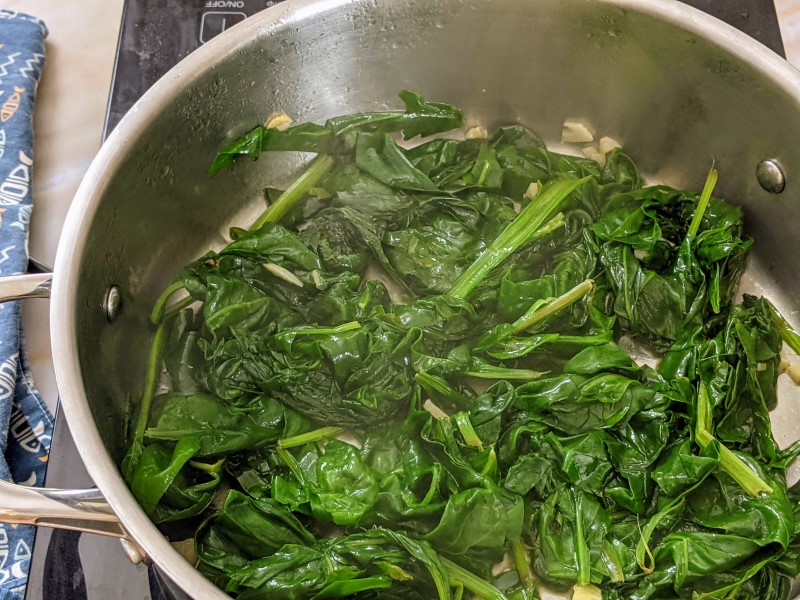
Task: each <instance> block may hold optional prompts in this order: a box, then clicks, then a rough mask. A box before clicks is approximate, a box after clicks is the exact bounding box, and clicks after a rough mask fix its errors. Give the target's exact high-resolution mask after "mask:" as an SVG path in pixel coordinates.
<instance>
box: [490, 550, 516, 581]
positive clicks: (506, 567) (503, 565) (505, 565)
mask: <svg viewBox="0 0 800 600" xmlns="http://www.w3.org/2000/svg"><path fill="white" fill-rule="evenodd" d="M515 568H516V567H515V565H514V557H513V556H512V555H511V553H510V552H506V553H505V554H504V555H503V560H501V561H500V562H499V563H497V564H496V565H495V566H493V567H492V577H498V576H500V575H502V574H503V573H508V572H509V571H511V570H513V569H515Z"/></svg>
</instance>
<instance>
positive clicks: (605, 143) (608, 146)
mask: <svg viewBox="0 0 800 600" xmlns="http://www.w3.org/2000/svg"><path fill="white" fill-rule="evenodd" d="M616 148H622V144H620V143H619V142H618V141H617V140H615V139H614V138H610V137H608V136H604V137H601V138H600V141H599V142H597V149H598V150H599V151H600V152H602V153H603V154H608V153H610V152H611V151H612V150H614V149H616Z"/></svg>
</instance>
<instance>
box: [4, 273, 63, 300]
mask: <svg viewBox="0 0 800 600" xmlns="http://www.w3.org/2000/svg"><path fill="white" fill-rule="evenodd" d="M52 280H53V274H52V273H28V274H27V275H10V276H8V277H0V302H8V301H10V300H24V299H26V298H49V297H50V284H51V282H52Z"/></svg>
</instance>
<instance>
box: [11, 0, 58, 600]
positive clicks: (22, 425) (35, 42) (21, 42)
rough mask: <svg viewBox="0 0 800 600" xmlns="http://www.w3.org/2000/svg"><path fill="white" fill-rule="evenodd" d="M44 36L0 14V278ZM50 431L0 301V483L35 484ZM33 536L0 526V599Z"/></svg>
mask: <svg viewBox="0 0 800 600" xmlns="http://www.w3.org/2000/svg"><path fill="white" fill-rule="evenodd" d="M46 36H47V27H46V26H45V24H44V23H43V22H42V21H40V20H39V19H37V18H36V17H32V16H30V15H26V14H23V13H19V12H16V11H11V10H0V276H7V275H18V274H20V273H24V272H25V271H26V270H27V265H28V225H29V223H30V218H31V209H32V208H33V198H32V196H31V177H32V175H33V107H34V104H35V102H36V88H37V86H38V83H39V77H40V75H41V73H42V66H43V65H44V39H45V37H46ZM52 431H53V418H52V416H51V415H50V412H49V411H48V410H47V407H46V406H45V404H44V402H43V401H42V399H41V397H40V396H39V393H38V392H37V391H36V388H34V386H33V382H32V380H31V376H30V371H29V369H28V364H27V360H26V357H25V352H24V348H23V347H22V336H21V334H20V303H19V302H11V303H6V304H0V452H2V455H0V478H2V479H5V480H7V481H13V482H15V483H20V484H23V485H35V486H40V485H42V484H43V482H44V475H45V470H46V469H47V458H48V452H49V450H50V436H51V435H52ZM33 535H34V528H33V527H31V526H28V525H24V526H23V525H5V524H0V600H11V599H15V600H16V599H18V598H23V597H24V595H25V585H26V583H27V581H28V567H29V565H30V557H31V550H32V549H33Z"/></svg>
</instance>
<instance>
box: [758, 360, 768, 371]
mask: <svg viewBox="0 0 800 600" xmlns="http://www.w3.org/2000/svg"><path fill="white" fill-rule="evenodd" d="M766 370H767V363H763V362H760V363H756V371H758V372H759V373H763V372H764V371H766Z"/></svg>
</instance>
